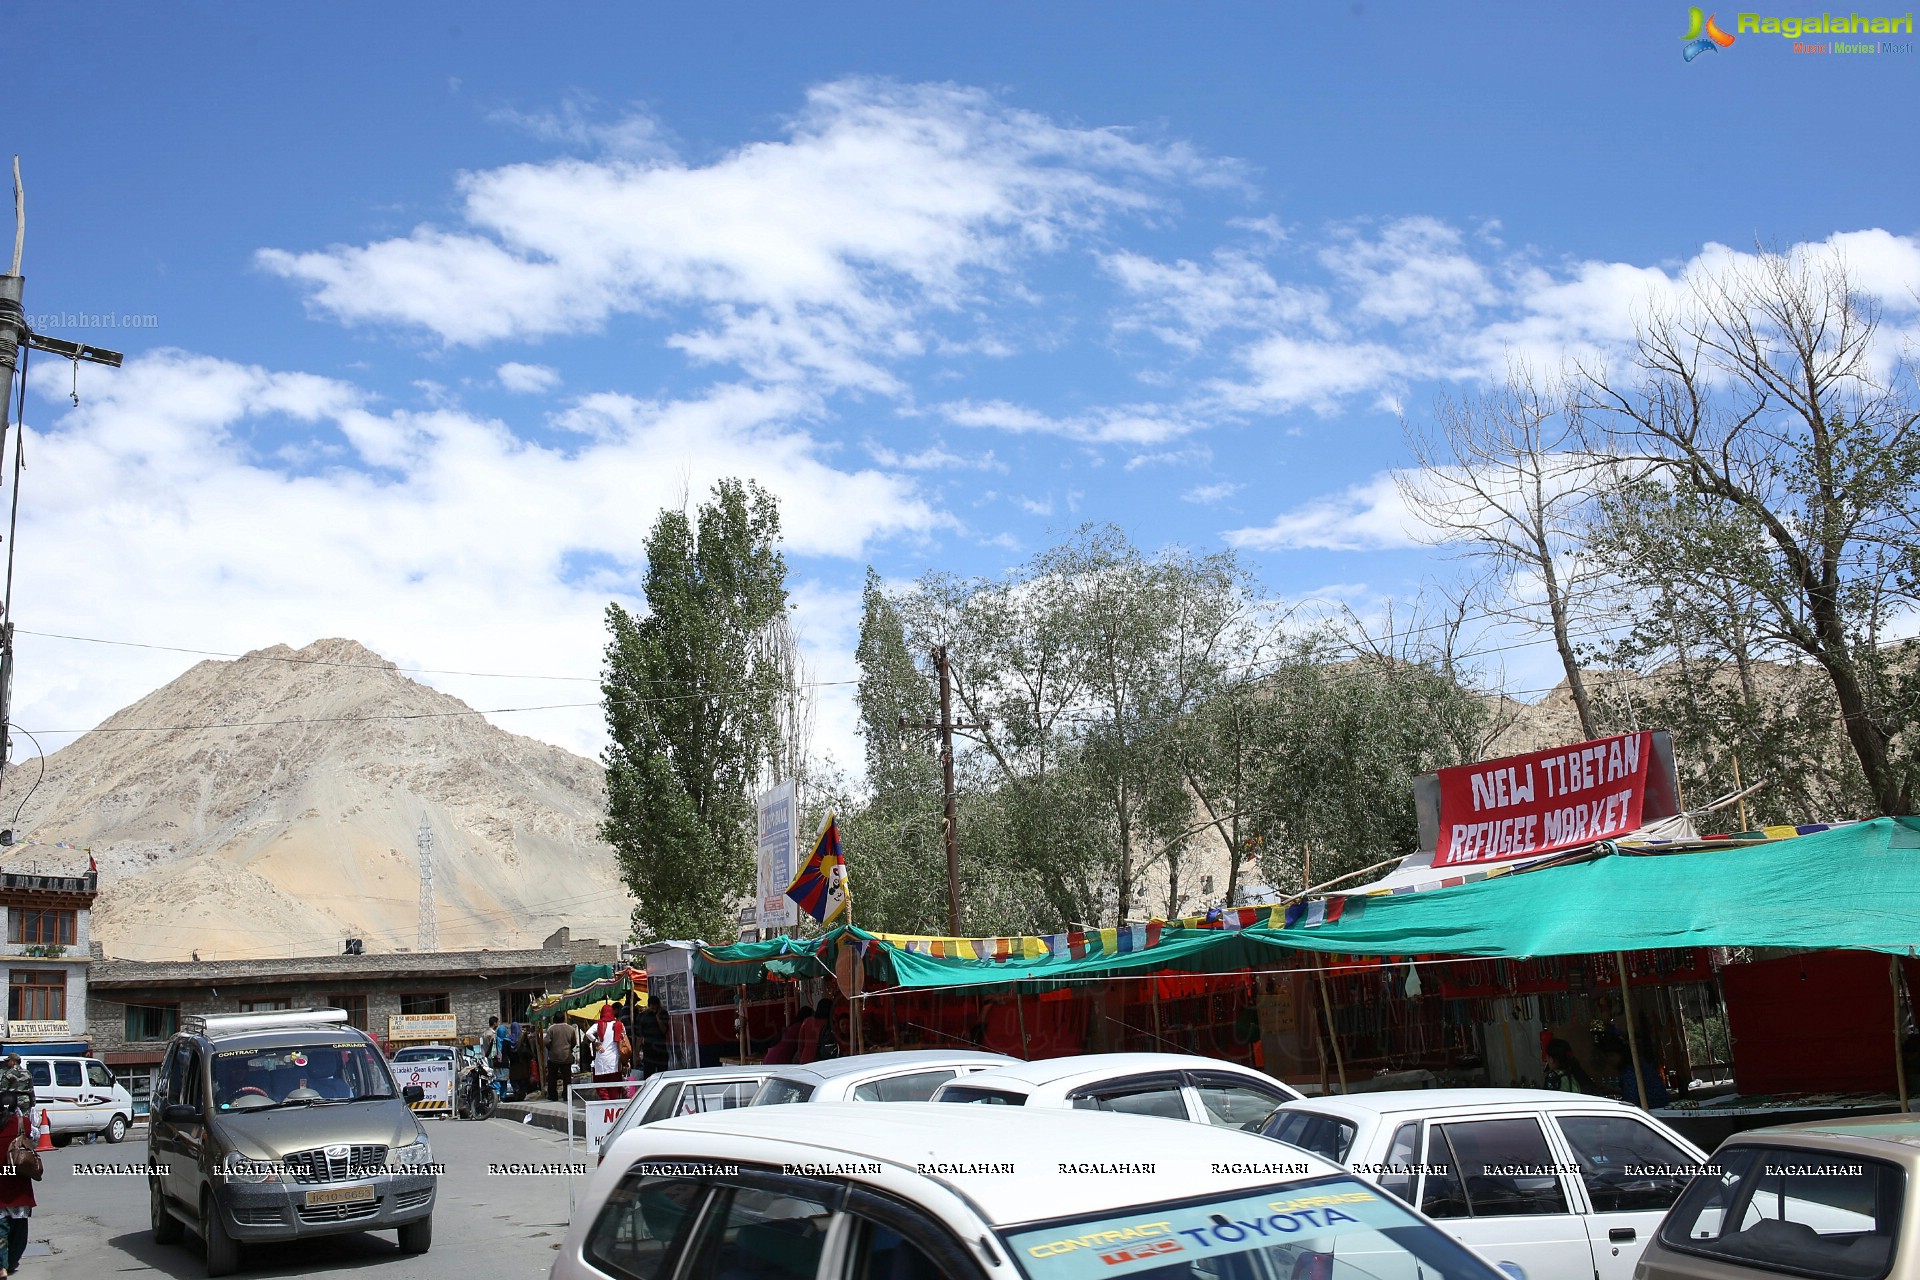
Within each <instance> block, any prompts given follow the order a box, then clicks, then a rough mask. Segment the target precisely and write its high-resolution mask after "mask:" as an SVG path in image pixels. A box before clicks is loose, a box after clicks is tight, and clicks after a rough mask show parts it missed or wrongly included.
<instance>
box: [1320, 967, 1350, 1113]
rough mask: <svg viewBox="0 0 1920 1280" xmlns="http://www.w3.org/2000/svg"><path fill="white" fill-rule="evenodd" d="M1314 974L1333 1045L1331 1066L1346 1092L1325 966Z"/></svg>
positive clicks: (1345, 1071)
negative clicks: (1317, 980) (1318, 985)
mask: <svg viewBox="0 0 1920 1280" xmlns="http://www.w3.org/2000/svg"><path fill="white" fill-rule="evenodd" d="M1315 976H1317V977H1318V978H1319V979H1320V1008H1321V1009H1322V1010H1323V1011H1324V1012H1325V1013H1326V1015H1327V1043H1329V1044H1331V1045H1332V1046H1333V1068H1334V1070H1335V1071H1336V1072H1338V1073H1339V1076H1340V1092H1341V1093H1346V1092H1348V1090H1347V1064H1346V1060H1345V1059H1344V1058H1342V1057H1341V1056H1340V1036H1339V1033H1338V1032H1336V1031H1335V1030H1334V1029H1333V1001H1332V1000H1331V999H1329V998H1328V997H1327V971H1326V969H1325V968H1321V969H1319V970H1318V971H1317V972H1316V975H1315Z"/></svg>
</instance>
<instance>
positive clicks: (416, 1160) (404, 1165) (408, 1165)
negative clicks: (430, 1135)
mask: <svg viewBox="0 0 1920 1280" xmlns="http://www.w3.org/2000/svg"><path fill="white" fill-rule="evenodd" d="M387 1160H388V1162H389V1163H390V1164H392V1165H393V1166H394V1168H396V1169H419V1168H424V1167H425V1166H427V1165H430V1164H432V1163H433V1149H432V1148H431V1147H429V1146H428V1145H427V1140H426V1138H425V1136H422V1137H421V1138H420V1139H419V1140H417V1141H415V1142H409V1143H408V1144H407V1145H406V1146H404V1147H395V1148H394V1149H393V1150H392V1151H390V1152H388V1153H387Z"/></svg>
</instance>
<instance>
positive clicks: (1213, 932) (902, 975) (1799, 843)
mask: <svg viewBox="0 0 1920 1280" xmlns="http://www.w3.org/2000/svg"><path fill="white" fill-rule="evenodd" d="M1088 936H1089V937H1092V936H1093V935H1088ZM848 938H853V939H872V938H873V935H871V934H868V933H865V932H864V931H861V930H858V929H847V928H839V929H833V930H830V931H828V932H827V933H826V934H824V935H822V936H821V937H819V938H816V939H811V940H808V941H803V942H795V941H793V940H791V939H775V940H774V941H772V942H763V943H754V944H749V945H746V946H738V947H721V948H713V949H709V950H706V951H701V952H697V953H696V954H695V957H694V971H695V973H696V974H697V975H698V976H699V977H701V978H702V979H703V980H705V981H708V982H719V983H729V984H731V983H740V982H746V981H760V980H762V978H763V977H764V976H766V975H767V974H776V975H778V976H782V977H809V976H817V975H820V974H823V973H826V972H830V971H831V968H832V965H833V959H834V955H835V953H836V952H835V949H836V948H837V947H838V946H839V945H840V944H841V942H842V941H843V940H845V939H848ZM871 945H872V946H875V947H880V948H883V954H884V956H885V958H886V960H887V961H889V962H890V963H891V965H892V968H893V971H894V974H895V977H896V979H897V981H898V982H899V984H900V985H901V986H903V987H920V988H926V987H950V986H969V987H987V986H998V985H1001V984H1006V983H1019V984H1021V985H1022V986H1023V987H1026V988H1027V989H1033V987H1034V986H1045V985H1049V984H1059V983H1063V982H1072V981H1077V980H1083V979H1087V978H1092V977H1097V976H1100V975H1103V974H1118V973H1128V972H1132V973H1144V972H1151V971H1153V970H1156V969H1171V970H1179V971H1185V972H1194V973H1225V972H1233V971H1236V970H1241V969H1252V968H1262V967H1268V966H1271V965H1273V964H1274V963H1275V961H1277V960H1279V959H1280V958H1281V957H1282V956H1283V955H1285V954H1287V953H1289V952H1302V951H1305V952H1322V953H1330V954H1335V955H1373V956H1414V955H1458V956H1508V957H1522V956H1554V955H1588V954H1593V953H1597V952H1613V951H1646V950H1653V949H1657V948H1664V947H1793V948H1801V949H1812V950H1823V949H1829V948H1838V949H1852V950H1863V951H1884V952H1892V953H1895V954H1900V955H1911V954H1914V953H1915V950H1916V948H1920V818H1876V819H1874V820H1873V821H1871V822H1862V823H1856V824H1853V825H1850V826H1844V827H1835V828H1832V829H1830V830H1827V831H1820V832H1815V833H1814V834H1812V835H1805V836H1800V837H1797V838H1795V839H1791V840H1778V841H1772V842H1769V843H1764V844H1739V845H1734V846H1731V847H1727V848H1716V849H1710V850H1705V851H1698V852H1673V853H1664V854H1659V853H1652V852H1611V853H1607V854H1605V855H1604V856H1601V857H1597V858H1594V859H1592V860H1590V861H1586V862H1577V863H1573V864H1571V865H1565V866H1555V867H1548V868H1543V869H1541V870H1537V871H1526V872H1521V873H1518V874H1514V875H1506V876H1501V877H1498V878H1496V879H1490V880H1481V881H1477V882H1475V883H1472V884H1465V885H1459V886H1456V887H1454V888H1450V889H1431V890H1426V891H1424V892H1420V893H1405V894H1392V895H1376V896H1371V897H1362V896H1355V897H1349V898H1347V899H1346V900H1345V911H1344V913H1343V914H1342V915H1341V916H1340V918H1339V919H1338V920H1336V921H1334V922H1332V923H1327V924H1321V925H1318V926H1314V927H1305V926H1304V925H1303V924H1301V923H1295V924H1293V925H1291V926H1289V927H1284V928H1274V927H1270V926H1265V925H1256V926H1254V927H1251V928H1247V929H1239V930H1217V929H1192V928H1182V927H1179V926H1172V925H1170V926H1167V927H1166V928H1165V929H1164V930H1161V931H1160V932H1159V936H1158V939H1157V941H1155V942H1154V944H1153V945H1151V946H1145V947H1142V948H1140V949H1137V950H1132V951H1129V952H1126V953H1124V954H1111V953H1107V954H1093V955H1083V956H1080V957H1078V958H1075V957H1074V956H1073V955H1071V954H1070V953H1062V952H1059V951H1056V952H1055V954H1052V955H1047V956H1042V957H1039V958H1019V959H1010V960H1001V961H994V960H977V959H963V958H959V957H955V956H933V955H927V954H923V953H921V952H920V951H918V950H913V951H909V950H907V949H904V948H902V947H898V946H894V945H891V944H889V943H886V942H882V941H878V940H874V941H872V943H871ZM816 953H817V954H816Z"/></svg>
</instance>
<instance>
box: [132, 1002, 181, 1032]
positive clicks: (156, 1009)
mask: <svg viewBox="0 0 1920 1280" xmlns="http://www.w3.org/2000/svg"><path fill="white" fill-rule="evenodd" d="M179 1029H180V1006H179V1005H177V1004H130V1005H128V1006H127V1036H126V1038H127V1039H128V1040H129V1041H132V1040H171V1039H173V1033H174V1032H176V1031H178V1030H179Z"/></svg>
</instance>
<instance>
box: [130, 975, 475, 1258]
mask: <svg viewBox="0 0 1920 1280" xmlns="http://www.w3.org/2000/svg"><path fill="white" fill-rule="evenodd" d="M418 1097H419V1088H418V1086H413V1087H410V1088H406V1089H403V1088H402V1087H401V1086H400V1085H399V1084H398V1083H397V1082H396V1081H395V1080H394V1078H393V1072H392V1070H391V1068H389V1066H388V1065H387V1062H386V1059H384V1058H383V1057H381V1055H380V1047H379V1045H377V1044H375V1043H374V1041H373V1038H372V1037H371V1036H369V1035H367V1034H366V1032H364V1031H357V1030H355V1029H354V1028H352V1027H350V1026H348V1025H347V1015H346V1014H345V1013H344V1012H342V1011H341V1010H338V1009H322V1010H314V1009H307V1010H298V1011H286V1012H280V1013H240V1014H226V1015H208V1016H205V1017H189V1018H186V1019H184V1020H183V1025H182V1029H181V1031H180V1033H179V1034H178V1035H176V1036H174V1037H173V1039H172V1041H171V1042H170V1043H169V1044H168V1046H167V1053H166V1058H165V1059H164V1061H163V1062H162V1063H161V1066H160V1077H159V1081H158V1084H157V1086H156V1092H155V1096H154V1111H153V1118H152V1133H151V1136H150V1137H149V1139H148V1151H149V1155H150V1159H151V1162H152V1164H153V1166H154V1170H155V1171H154V1172H153V1173H151V1174H149V1176H148V1179H147V1192H148V1199H149V1208H150V1210H151V1215H152V1222H153V1239H154V1243H156V1244H171V1243H173V1242H175V1241H177V1240H179V1239H180V1238H181V1235H182V1232H183V1231H184V1230H185V1229H187V1228H191V1229H192V1230H193V1231H194V1232H196V1233H197V1234H198V1235H199V1236H200V1238H201V1240H202V1241H204V1242H205V1244H206V1257H207V1274H208V1275H210V1276H219V1275H226V1274H228V1273H229V1272H231V1271H233V1270H234V1269H235V1268H236V1267H238V1266H239V1263H240V1245H241V1244H242V1243H244V1242H246V1241H251V1240H295V1239H304V1238H306V1237H309V1236H322V1235H337V1234H339V1233H342V1232H348V1231H379V1230H383V1229H391V1230H395V1231H397V1232H398V1233H399V1237H400V1249H401V1252H403V1253H425V1252H426V1251H427V1249H428V1247H429V1246H430V1245H431V1244H432V1243H433V1205H434V1193H435V1191H436V1190H437V1188H438V1179H437V1167H436V1166H435V1165H434V1164H433V1155H432V1151H431V1149H430V1148H429V1147H428V1145H427V1131H426V1130H425V1129H424V1128H423V1127H421V1124H420V1122H419V1121H418V1120H417V1119H415V1118H414V1115H413V1113H412V1112H411V1111H410V1110H408V1103H409V1102H412V1101H415V1100H417V1099H418Z"/></svg>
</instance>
